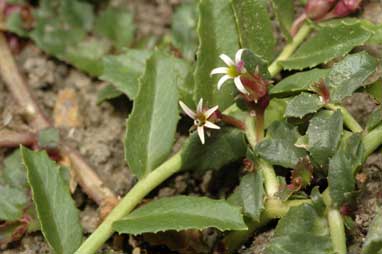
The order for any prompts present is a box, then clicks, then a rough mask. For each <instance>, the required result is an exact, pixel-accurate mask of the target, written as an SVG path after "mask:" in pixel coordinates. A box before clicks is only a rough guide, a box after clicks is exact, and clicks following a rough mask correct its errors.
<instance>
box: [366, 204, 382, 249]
mask: <svg viewBox="0 0 382 254" xmlns="http://www.w3.org/2000/svg"><path fill="white" fill-rule="evenodd" d="M381 250H382V209H380V208H377V214H376V215H375V217H374V220H373V221H372V222H371V224H370V226H369V231H368V233H367V236H366V240H365V242H364V243H363V246H362V254H376V253H377V254H380V253H381Z"/></svg>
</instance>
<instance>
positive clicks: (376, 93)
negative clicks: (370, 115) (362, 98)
mask: <svg viewBox="0 0 382 254" xmlns="http://www.w3.org/2000/svg"><path fill="white" fill-rule="evenodd" d="M365 92H367V93H368V94H369V95H371V96H372V97H373V98H374V99H375V100H376V101H378V103H382V79H379V80H377V81H376V82H374V83H373V84H370V85H368V86H367V87H366V88H365Z"/></svg>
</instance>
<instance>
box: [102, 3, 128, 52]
mask: <svg viewBox="0 0 382 254" xmlns="http://www.w3.org/2000/svg"><path fill="white" fill-rule="evenodd" d="M133 18H134V17H133V15H132V14H131V13H130V12H129V11H128V10H126V9H121V8H116V7H109V8H107V9H106V10H104V11H102V12H101V13H100V15H99V16H98V17H97V19H96V21H95V32H96V33H98V34H99V35H101V36H104V37H106V38H108V39H110V40H111V41H112V42H113V45H114V46H115V47H116V48H117V49H121V48H123V47H128V46H129V44H131V41H132V40H133V38H134V32H135V26H134V22H133Z"/></svg>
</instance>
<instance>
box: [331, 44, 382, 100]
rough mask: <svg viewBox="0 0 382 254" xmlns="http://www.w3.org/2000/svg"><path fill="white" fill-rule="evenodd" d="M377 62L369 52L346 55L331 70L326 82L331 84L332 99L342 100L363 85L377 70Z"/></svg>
mask: <svg viewBox="0 0 382 254" xmlns="http://www.w3.org/2000/svg"><path fill="white" fill-rule="evenodd" d="M376 67H377V62H376V60H375V58H374V57H372V56H370V55H369V54H368V53H367V52H365V51H363V52H359V53H356V54H351V55H348V56H346V57H345V58H344V59H343V60H342V61H340V62H338V63H336V64H335V65H334V66H333V68H332V69H331V70H330V73H329V75H328V77H327V78H326V83H327V84H328V86H329V90H330V98H331V101H334V102H340V101H341V100H342V99H343V98H345V97H347V96H350V95H352V93H353V92H354V91H355V90H357V89H358V88H360V87H362V86H363V85H364V83H365V81H366V80H367V78H368V77H369V76H370V75H371V74H373V73H374V72H375V70H376Z"/></svg>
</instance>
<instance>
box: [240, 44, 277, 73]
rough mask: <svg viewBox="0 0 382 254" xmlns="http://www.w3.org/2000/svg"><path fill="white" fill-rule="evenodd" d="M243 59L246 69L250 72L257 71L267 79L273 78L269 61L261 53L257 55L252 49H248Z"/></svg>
mask: <svg viewBox="0 0 382 254" xmlns="http://www.w3.org/2000/svg"><path fill="white" fill-rule="evenodd" d="M241 59H242V60H243V62H244V67H245V69H246V70H247V71H248V72H250V73H256V72H257V71H258V72H259V74H261V75H262V76H263V77H264V78H266V79H271V74H270V73H269V71H268V65H269V63H268V62H267V61H266V60H265V59H264V58H262V57H261V56H259V55H256V54H255V53H254V52H253V51H252V50H250V49H246V50H245V51H244V52H243V53H242V55H241Z"/></svg>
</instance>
